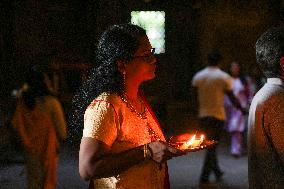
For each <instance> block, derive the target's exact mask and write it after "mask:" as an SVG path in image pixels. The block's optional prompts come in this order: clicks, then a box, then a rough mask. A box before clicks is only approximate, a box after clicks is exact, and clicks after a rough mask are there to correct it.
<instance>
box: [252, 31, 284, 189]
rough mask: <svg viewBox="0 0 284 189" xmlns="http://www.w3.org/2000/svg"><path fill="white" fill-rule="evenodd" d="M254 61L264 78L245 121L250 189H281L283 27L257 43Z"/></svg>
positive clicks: (283, 183)
mask: <svg viewBox="0 0 284 189" xmlns="http://www.w3.org/2000/svg"><path fill="white" fill-rule="evenodd" d="M255 46H256V61H257V63H258V65H259V67H260V69H261V70H262V72H263V74H264V75H265V77H266V78H267V82H266V84H265V85H264V86H263V87H262V88H261V89H260V90H259V91H258V92H257V93H256V95H255V96H254V98H253V100H252V103H251V106H250V110H249V118H248V119H249V121H248V167H249V169H248V176H249V188H250V189H271V188H273V189H283V187H284V140H283V138H284V84H283V82H284V27H278V28H277V27H273V28H270V29H268V30H267V31H266V32H264V33H263V34H262V35H261V36H260V37H259V39H258V40H257V42H256V45H255Z"/></svg>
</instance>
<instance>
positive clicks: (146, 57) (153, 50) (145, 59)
mask: <svg viewBox="0 0 284 189" xmlns="http://www.w3.org/2000/svg"><path fill="white" fill-rule="evenodd" d="M154 54H155V48H151V52H150V53H149V54H146V55H143V56H133V57H132V58H133V59H134V58H143V60H144V61H145V62H151V61H152V60H153V57H154Z"/></svg>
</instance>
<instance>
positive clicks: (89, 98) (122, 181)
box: [74, 24, 184, 189]
mask: <svg viewBox="0 0 284 189" xmlns="http://www.w3.org/2000/svg"><path fill="white" fill-rule="evenodd" d="M97 61H98V63H99V65H98V67H96V68H94V69H93V70H92V72H91V74H90V77H89V79H88V80H87V82H86V83H85V84H84V85H83V87H82V88H81V90H80V91H79V92H78V94H77V95H76V96H75V98H74V104H75V107H78V109H76V108H75V109H76V111H75V113H74V120H75V122H76V123H77V124H76V125H77V126H78V129H79V128H80V123H82V122H83V121H84V123H83V124H84V129H83V137H82V140H81V144H80V152H79V173H80V175H81V177H82V178H83V179H85V180H90V187H89V188H92V189H102V188H109V189H116V188H117V189H118V188H120V189H126V188H145V189H154V188H156V189H164V188H169V178H168V171H167V165H166V161H167V160H168V159H171V158H172V157H175V156H179V155H184V153H183V152H181V151H179V150H176V149H174V148H171V147H169V146H168V145H167V143H166V140H165V136H164V134H163V132H162V129H161V128H160V126H159V123H158V121H157V119H156V117H155V115H154V113H153V111H152V110H151V107H150V105H149V104H148V103H147V101H146V98H145V97H144V96H143V94H142V91H141V90H140V89H139V88H140V85H141V84H142V83H144V82H146V81H148V80H152V79H154V78H155V70H156V58H155V56H154V51H153V48H152V46H151V44H150V42H149V39H148V37H147V35H146V31H145V30H144V29H142V28H141V27H139V26H135V25H132V24H120V25H114V26H112V27H110V28H109V29H108V30H106V31H105V32H104V33H103V34H102V36H101V38H100V40H99V43H98V49H97ZM76 104H77V105H76ZM76 120H77V121H76ZM79 130H80V129H79Z"/></svg>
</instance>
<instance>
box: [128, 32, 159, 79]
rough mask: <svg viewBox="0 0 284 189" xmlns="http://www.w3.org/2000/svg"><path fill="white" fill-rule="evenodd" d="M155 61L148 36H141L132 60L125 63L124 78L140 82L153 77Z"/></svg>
mask: <svg viewBox="0 0 284 189" xmlns="http://www.w3.org/2000/svg"><path fill="white" fill-rule="evenodd" d="M156 62H157V60H156V58H155V56H154V54H153V52H152V46H151V44H150V42H149V39H148V37H147V36H145V37H142V38H141V40H140V42H139V47H138V49H137V51H136V52H135V54H134V56H133V58H132V60H130V62H128V63H127V64H125V72H126V79H129V80H131V81H135V82H138V83H142V82H144V81H147V80H151V79H153V78H155V71H156Z"/></svg>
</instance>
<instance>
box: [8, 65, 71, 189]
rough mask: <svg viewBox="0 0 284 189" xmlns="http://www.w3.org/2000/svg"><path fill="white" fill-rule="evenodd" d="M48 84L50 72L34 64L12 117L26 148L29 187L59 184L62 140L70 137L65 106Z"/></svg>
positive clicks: (50, 187) (45, 188) (47, 188)
mask: <svg viewBox="0 0 284 189" xmlns="http://www.w3.org/2000/svg"><path fill="white" fill-rule="evenodd" d="M48 84H49V80H48V76H47V74H45V73H43V72H42V71H40V70H39V69H38V68H36V67H33V68H32V69H31V70H30V71H29V72H28V73H27V79H26V86H27V89H25V90H24V91H23V92H22V93H21V94H20V97H19V100H18V103H17V107H16V111H15V114H14V117H13V119H12V124H13V126H14V128H15V129H16V131H17V132H18V134H19V137H20V139H21V140H22V143H23V148H24V151H25V163H26V170H27V181H28V182H27V188H28V189H54V188H55V187H56V169H57V161H58V148H59V142H60V141H61V140H64V139H65V138H66V122H65V118H64V114H63V111H62V107H61V105H60V103H59V101H58V100H57V98H55V97H54V96H52V95H51V93H50V90H49V89H48Z"/></svg>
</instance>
